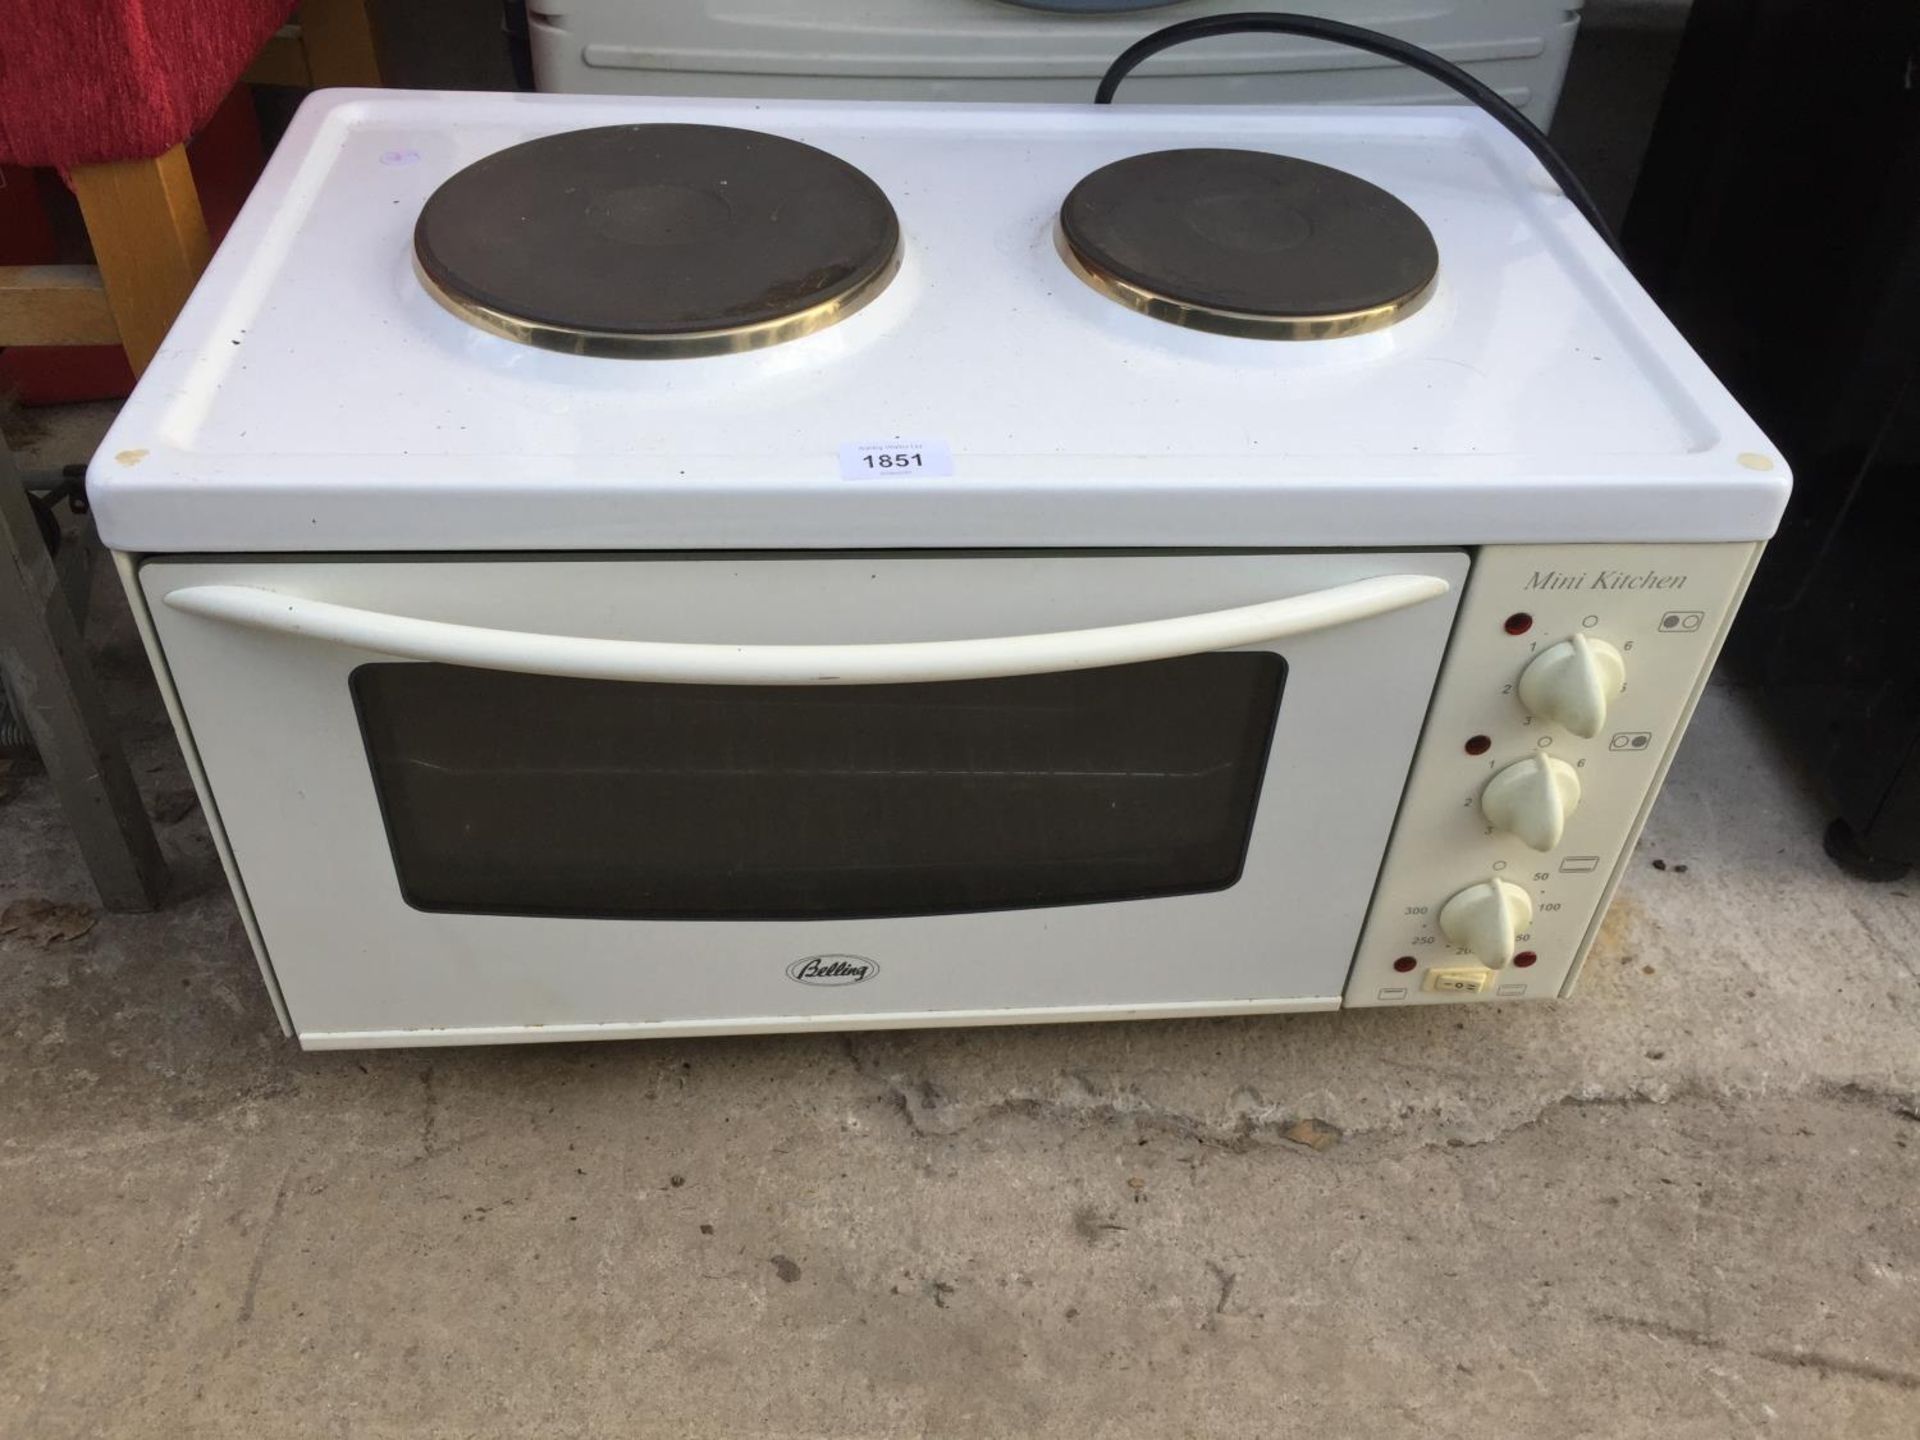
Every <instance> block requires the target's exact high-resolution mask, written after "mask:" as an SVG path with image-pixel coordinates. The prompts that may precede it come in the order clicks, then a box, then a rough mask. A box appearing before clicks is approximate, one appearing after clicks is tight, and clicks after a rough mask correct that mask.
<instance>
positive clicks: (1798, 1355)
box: [1587, 1310, 1920, 1390]
mask: <svg viewBox="0 0 1920 1440" xmlns="http://www.w3.org/2000/svg"><path fill="white" fill-rule="evenodd" d="M1587 1315H1588V1318H1589V1319H1592V1320H1595V1321H1598V1322H1599V1323H1600V1324H1602V1325H1606V1326H1610V1327H1611V1328H1613V1329H1615V1330H1625V1331H1628V1332H1630V1333H1633V1334H1640V1335H1650V1336H1652V1337H1653V1338H1654V1339H1656V1340H1671V1341H1673V1342H1674V1343H1675V1344H1678V1345H1690V1346H1692V1347H1694V1348H1695V1349H1697V1350H1712V1351H1715V1352H1717V1353H1720V1354H1728V1355H1744V1356H1747V1357H1748V1358H1750V1359H1754V1360H1764V1361H1766V1362H1767V1363H1768V1364H1772V1365H1785V1366H1789V1367H1791V1368H1794V1369H1800V1370H1812V1371H1815V1372H1816V1373H1818V1374H1819V1375H1821V1376H1822V1377H1823V1378H1827V1379H1831V1378H1832V1377H1834V1376H1836V1375H1845V1376H1848V1377H1850V1378H1852V1379H1855V1380H1868V1381H1872V1382H1873V1383H1875V1384H1880V1385H1891V1386H1894V1387H1895V1388H1896V1389H1900V1390H1920V1375H1916V1374H1913V1373H1912V1372H1910V1371H1906V1370H1898V1369H1895V1368H1894V1367H1893V1366H1891V1365H1877V1364H1875V1363H1873V1362H1872V1361H1870V1360H1854V1359H1852V1358H1850V1357H1848V1356H1845V1355H1830V1354H1828V1353H1826V1352H1825V1351H1821V1350H1796V1349H1791V1348H1782V1347H1778V1346H1764V1347H1761V1348H1758V1349H1754V1348H1749V1347H1746V1346H1740V1345H1735V1344H1733V1343H1732V1342H1731V1341H1728V1340H1723V1339H1721V1338H1720V1337H1719V1336H1717V1335H1712V1334H1709V1333H1708V1332H1706V1331H1704V1330H1696V1329H1693V1328H1692V1327H1690V1326H1686V1325H1673V1324H1669V1323H1668V1322H1667V1321H1664V1320H1647V1319H1642V1318H1640V1317H1638V1316H1634V1315H1616V1314H1614V1313H1613V1312H1611V1311H1608V1310H1589V1311H1588V1312H1587Z"/></svg>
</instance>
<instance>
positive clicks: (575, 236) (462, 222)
mask: <svg viewBox="0 0 1920 1440" xmlns="http://www.w3.org/2000/svg"><path fill="white" fill-rule="evenodd" d="M899 243H900V226H899V222H898V220H897V219H896V218H895V216H894V212H893V206H892V205H890V204H889V203H888V202H887V197H886V196H885V195H884V194H883V193H882V192H881V190H880V187H879V186H877V185H875V184H874V183H873V181H871V180H869V179H868V178H867V177H866V176H865V175H863V174H861V173H860V171H858V170H856V169H854V167H853V166H851V165H849V164H847V162H846V161H844V160H841V159H839V158H838V157H836V156H833V155H829V154H827V153H826V151H824V150H817V149H815V148H814V147H813V146H811V145H803V144H801V143H800V142H799V141H796V140H787V139H783V138H782V137H780V136H777V135H763V134H761V133H759V132H757V131H753V130H739V129H733V128H729V127H725V126H718V125H617V126H608V127H605V128H601V129H594V130H575V131H571V132H568V133H566V134H563V135H549V136H545V137H543V138H541V139H539V140H529V141H527V142H526V143H524V144H521V145H514V146H510V147H509V148H507V149H505V150H500V151H497V152H495V153H494V154H492V155H489V156H487V157H486V158H485V159H484V160H479V161H476V162H475V163H474V164H472V165H469V166H467V168H466V169H464V170H462V171H460V172H459V173H458V174H456V175H454V176H453V177H452V178H450V179H448V180H447V181H446V182H445V183H444V184H442V185H441V186H440V188H439V189H438V190H436V191H434V193H433V195H432V196H431V197H430V198H429V199H428V201H427V203H426V205H425V206H424V207H423V208H422V210H421V212H420V218H419V221H418V223H417V224H416V225H415V227H414V232H413V246H414V255H415V258H416V259H417V260H418V261H419V265H420V269H421V271H422V273H423V274H424V275H425V276H426V278H427V280H428V281H429V282H430V283H431V284H432V285H433V286H434V287H436V288H437V289H438V290H439V292H440V293H441V295H442V296H444V297H446V298H447V299H448V300H449V301H450V302H451V303H452V304H453V305H454V306H455V307H456V308H464V307H477V308H479V309H482V310H484V311H488V312H492V313H494V314H495V315H498V316H504V317H506V318H507V319H509V320H511V321H514V322H520V323H524V324H526V325H528V326H531V327H538V328H540V329H543V330H548V331H556V332H566V331H571V332H580V333H585V334H603V335H604V334H611V335H622V336H640V337H671V336H676V335H688V334H699V333H707V332H712V331H716V330H725V329H734V328H739V327H745V326H752V325H756V324H761V323H764V322H767V321H771V320H777V319H779V318H782V317H785V316H791V315H796V314H799V313H801V312H804V311H807V310H810V309H813V308H815V307H819V306H822V305H829V304H831V303H833V302H834V301H835V300H837V299H839V298H840V297H843V296H847V295H850V294H852V293H854V292H857V291H859V290H860V289H861V288H862V287H863V286H867V285H869V284H871V283H872V282H873V281H874V280H875V277H876V276H878V275H880V274H881V273H883V272H885V271H886V270H887V269H888V267H890V266H891V265H892V264H893V261H894V257H895V254H896V252H897V251H898V249H899ZM536 343H538V342H536Z"/></svg>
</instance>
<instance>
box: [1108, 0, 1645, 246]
mask: <svg viewBox="0 0 1920 1440" xmlns="http://www.w3.org/2000/svg"><path fill="white" fill-rule="evenodd" d="M1262 34H1264V35H1299V36H1302V37H1304V38H1306V39H1309V40H1325V41H1327V42H1329V43H1330V44H1334V45H1345V46H1347V47H1349V48H1350V49H1354V50H1364V51H1366V52H1367V53H1368V54H1370V55H1382V56H1385V57H1386V58H1387V59H1389V60H1395V61H1398V62H1399V63H1400V64H1402V65H1405V66H1407V67H1408V68H1409V69H1413V70H1418V71H1419V72H1420V73H1421V74H1423V75H1427V76H1430V77H1432V78H1433V79H1435V80H1438V81H1439V82H1440V83H1441V84H1442V85H1445V86H1446V87H1447V88H1448V89H1450V90H1454V91H1456V92H1458V93H1459V94H1461V95H1464V96H1466V98H1467V99H1469V100H1471V101H1472V102H1473V103H1474V104H1476V105H1478V106H1479V107H1480V108H1481V109H1482V110H1484V111H1486V112H1487V113H1488V114H1489V115H1491V116H1493V118H1494V119H1496V120H1498V121H1499V122H1500V123H1501V124H1502V125H1504V126H1505V127H1506V128H1507V129H1508V130H1509V131H1511V132H1512V133H1513V135H1514V137H1515V138H1516V139H1518V140H1519V141H1520V143H1521V144H1523V145H1525V146H1526V147H1527V149H1529V150H1531V151H1532V152H1533V155H1534V158H1535V159H1536V160H1538V161H1539V162H1540V164H1541V165H1542V166H1544V167H1545V169H1546V172H1547V173H1548V174H1549V175H1551V176H1552V177H1553V180H1554V183H1555V184H1556V185H1558V186H1559V187H1560V189H1561V190H1562V191H1563V192H1564V193H1565V195H1566V197H1567V199H1569V200H1571V201H1572V202H1573V204H1574V207H1575V208H1576V209H1578V210H1579V211H1580V213H1581V214H1582V215H1584V216H1585V217H1586V218H1587V223H1588V224H1590V225H1592V226H1593V228H1594V229H1595V230H1597V231H1599V232H1600V237H1601V238H1602V239H1603V240H1605V241H1606V242H1607V243H1608V244H1609V245H1615V241H1614V236H1613V227H1612V226H1610V225H1608V224H1607V220H1606V216H1605V215H1603V214H1602V213H1601V210H1600V207H1599V205H1598V204H1596V203H1595V202H1594V198H1593V196H1591V195H1589V194H1588V193H1587V187H1586V186H1585V185H1583V184H1582V183H1581V182H1580V177H1579V176H1578V175H1575V174H1574V173H1573V171H1572V169H1570V168H1569V167H1568V165H1567V162H1566V161H1565V160H1563V159H1561V158H1560V152H1559V151H1557V150H1555V149H1554V148H1553V145H1552V144H1551V143H1550V142H1549V141H1548V139H1547V136H1546V132H1545V131H1543V130H1541V128H1540V127H1539V126H1538V125H1536V124H1534V123H1533V121H1531V120H1529V119H1528V118H1527V117H1526V116H1525V115H1524V114H1522V113H1521V112H1520V111H1519V110H1518V109H1517V108H1516V107H1514V106H1513V105H1511V104H1509V103H1508V102H1507V101H1506V100H1505V99H1503V98H1502V97H1501V95H1500V94H1499V92H1497V91H1495V90H1494V89H1493V88H1492V87H1490V86H1488V85H1486V84H1483V83H1482V82H1481V81H1480V80H1479V79H1477V78H1475V77H1474V76H1473V75H1470V74H1469V73H1468V72H1466V71H1465V70H1462V69H1461V68H1460V67H1459V66H1458V65H1456V64H1454V63H1453V62H1452V61H1451V60H1443V59H1441V58H1440V57H1439V56H1438V55H1436V54H1434V53H1433V52H1432V51H1431V50H1426V49H1422V48H1421V47H1420V46H1418V45H1415V44H1413V43H1411V42H1410V41H1406V40H1402V39H1400V38H1399V37H1398V36H1397V35H1385V34H1382V33H1381V32H1380V31H1378V30H1369V29H1367V28H1366V27H1365V26H1362V25H1348V24H1347V23H1345V22H1344V21H1340V20H1328V19H1326V18H1325V17H1324V16H1320V15H1290V14H1283V13H1277V12H1267V11H1258V10H1255V11H1236V12H1235V13H1234V14H1232V15H1207V16H1203V17H1201V18H1200V19H1198V20H1182V21H1179V22H1178V23H1176V24H1173V25H1168V26H1165V27H1163V28H1161V29H1159V30H1155V31H1153V32H1152V33H1151V34H1149V35H1144V36H1142V37H1141V38H1140V39H1138V40H1136V41H1134V42H1133V44H1131V45H1129V46H1128V47H1127V48H1126V49H1125V50H1122V51H1121V52H1120V54H1119V56H1118V57H1117V58H1116V59H1115V60H1114V62H1113V63H1112V64H1111V65H1109V66H1108V67H1107V73H1106V74H1105V75H1102V76H1101V77H1100V84H1099V86H1098V87H1097V88H1096V89H1095V90H1094V92H1093V103H1094V104H1096V105H1111V104H1112V103H1113V96H1114V92H1115V91H1117V90H1118V89H1119V88H1120V82H1121V81H1122V80H1124V79H1126V78H1127V76H1128V75H1130V74H1132V73H1133V70H1134V67H1135V66H1137V65H1138V64H1139V63H1140V62H1141V61H1142V60H1145V59H1147V58H1148V57H1149V56H1153V55H1158V54H1159V53H1160V52H1161V51H1162V50H1165V49H1168V48H1170V47H1171V46H1174V45H1183V44H1185V43H1186V42H1187V41H1189V40H1205V39H1209V38H1211V37H1213V36H1216V35H1262ZM1615 248H1616V249H1617V248H1618V246H1617V245H1615Z"/></svg>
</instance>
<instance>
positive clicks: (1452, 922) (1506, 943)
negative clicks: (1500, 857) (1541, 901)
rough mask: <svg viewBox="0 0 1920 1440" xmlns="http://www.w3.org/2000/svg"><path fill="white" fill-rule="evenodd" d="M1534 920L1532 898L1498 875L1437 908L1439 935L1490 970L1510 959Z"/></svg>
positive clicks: (1497, 968) (1503, 965)
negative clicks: (1438, 912)
mask: <svg viewBox="0 0 1920 1440" xmlns="http://www.w3.org/2000/svg"><path fill="white" fill-rule="evenodd" d="M1532 920H1533V897H1532V896H1530V895H1528V894H1527V892H1526V891H1524V890H1522V889H1521V888H1520V887H1519V886H1518V885H1515V884H1514V883H1513V882H1512V881H1511V880H1502V879H1501V878H1500V877H1499V876H1498V875H1496V876H1494V877H1493V878H1492V879H1491V880H1482V881H1481V882H1480V883H1479V884H1478V885H1469V886H1468V887H1467V888H1466V889H1464V890H1462V891H1461V892H1460V893H1459V894H1458V895H1456V896H1454V897H1453V898H1452V899H1451V900H1449V901H1447V903H1446V904H1444V905H1442V906H1441V907H1440V933H1441V934H1442V935H1444V936H1446V937H1447V939H1448V941H1449V942H1451V943H1452V944H1454V945H1457V946H1459V947H1460V948H1461V949H1462V950H1466V951H1470V952H1471V953H1472V954H1474V955H1475V956H1477V957H1478V958H1479V960H1480V963H1481V964H1482V965H1485V966H1486V967H1487V968H1488V969H1489V970H1500V969H1504V968H1505V966H1506V963H1507V962H1508V961H1509V960H1511V959H1513V951H1514V946H1515V945H1516V944H1517V943H1518V942H1517V937H1518V936H1519V934H1520V932H1521V931H1523V930H1525V929H1526V928H1527V925H1528V924H1529V923H1530V922H1531V921H1532Z"/></svg>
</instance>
